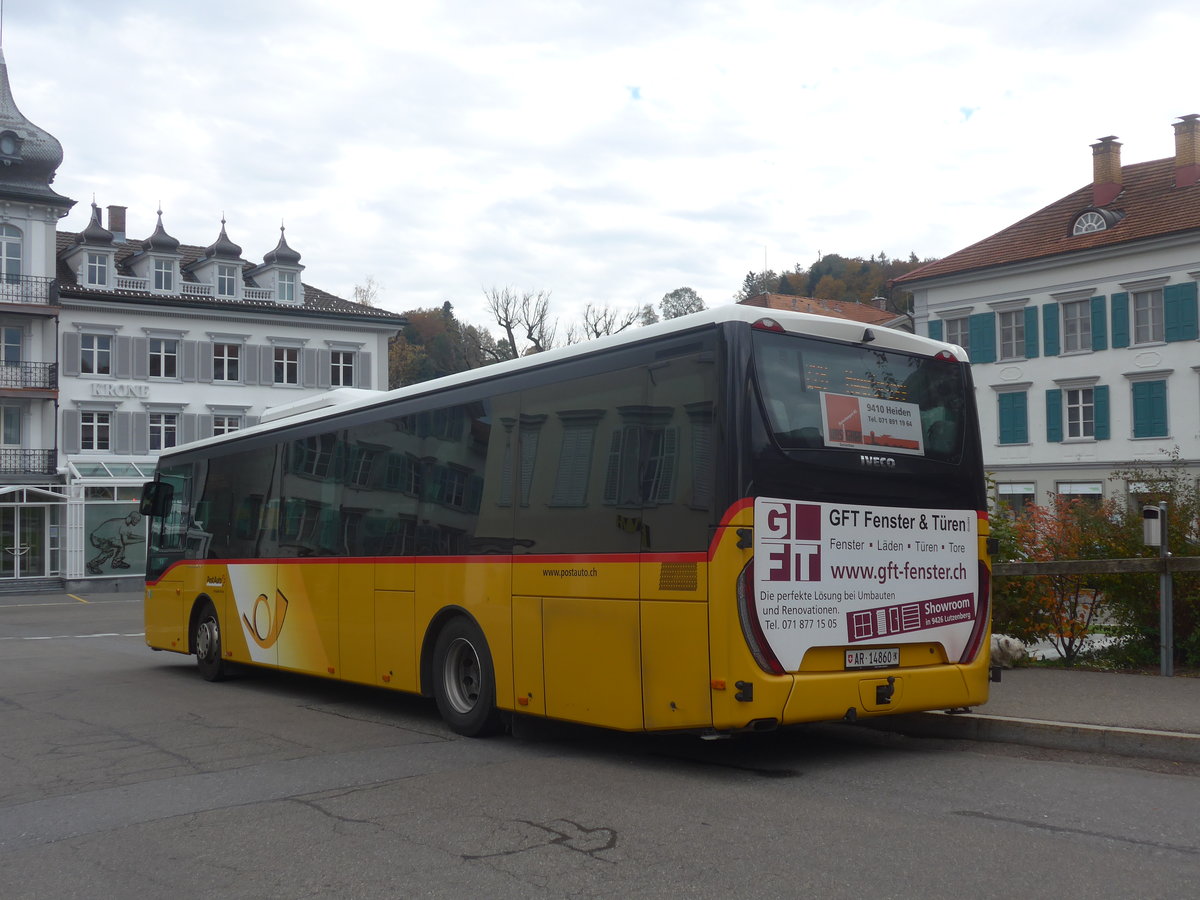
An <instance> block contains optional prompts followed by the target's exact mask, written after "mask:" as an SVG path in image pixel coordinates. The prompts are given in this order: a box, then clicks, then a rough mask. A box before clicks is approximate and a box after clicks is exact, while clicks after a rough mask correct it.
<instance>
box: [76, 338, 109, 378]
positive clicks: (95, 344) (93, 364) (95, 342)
mask: <svg viewBox="0 0 1200 900" xmlns="http://www.w3.org/2000/svg"><path fill="white" fill-rule="evenodd" d="M89 342H90V343H91V344H92V346H90V347H89V346H88V344H89ZM101 342H103V343H104V344H105V346H103V347H102V346H100V343H101ZM114 343H115V341H114V339H113V335H111V334H101V333H99V332H96V331H84V332H80V334H79V374H80V375H108V376H111V375H112V373H113V345H114ZM89 360H90V362H89ZM102 360H103V363H104V365H103V367H101V365H100V363H101V361H102Z"/></svg>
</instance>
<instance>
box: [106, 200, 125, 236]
mask: <svg viewBox="0 0 1200 900" xmlns="http://www.w3.org/2000/svg"><path fill="white" fill-rule="evenodd" d="M125 209H126V207H124V206H110V207H109V208H108V230H109V231H111V232H112V235H113V242H114V243H117V244H123V243H125Z"/></svg>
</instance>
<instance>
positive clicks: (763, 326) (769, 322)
mask: <svg viewBox="0 0 1200 900" xmlns="http://www.w3.org/2000/svg"><path fill="white" fill-rule="evenodd" d="M750 327H751V328H757V329H758V330H759V331H777V332H779V333H780V334H783V326H782V325H780V324H779V323H778V322H776V321H775V320H774V319H770V318H762V319H759V320H758V321H757V322H755V323H754V324H753V325H751V326H750Z"/></svg>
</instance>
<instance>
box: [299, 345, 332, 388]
mask: <svg viewBox="0 0 1200 900" xmlns="http://www.w3.org/2000/svg"><path fill="white" fill-rule="evenodd" d="M304 353H305V357H304V358H305V363H306V364H307V362H308V355H307V354H308V351H307V350H305V351H304ZM332 363H333V354H332V353H331V352H330V351H329V350H318V351H317V360H316V366H317V371H316V376H315V377H316V381H317V387H319V388H327V387H332V386H333V382H332V380H331V379H330V374H331V372H330V366H331V365H332Z"/></svg>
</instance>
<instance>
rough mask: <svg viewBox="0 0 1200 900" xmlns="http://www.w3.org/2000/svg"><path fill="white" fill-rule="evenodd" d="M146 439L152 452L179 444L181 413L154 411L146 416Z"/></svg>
mask: <svg viewBox="0 0 1200 900" xmlns="http://www.w3.org/2000/svg"><path fill="white" fill-rule="evenodd" d="M146 438H147V441H148V446H149V448H150V450H151V452H156V451H160V450H166V449H168V448H169V447H175V446H177V445H178V444H179V413H177V412H157V411H152V412H148V413H147V414H146Z"/></svg>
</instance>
